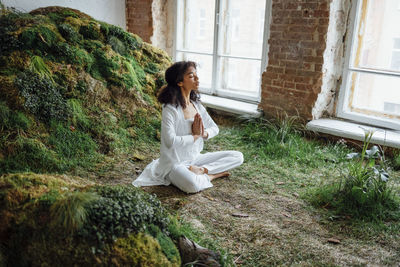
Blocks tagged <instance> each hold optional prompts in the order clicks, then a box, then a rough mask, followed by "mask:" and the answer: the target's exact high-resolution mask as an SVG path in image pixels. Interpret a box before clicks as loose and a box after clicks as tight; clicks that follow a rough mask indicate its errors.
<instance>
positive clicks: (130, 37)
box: [100, 23, 143, 52]
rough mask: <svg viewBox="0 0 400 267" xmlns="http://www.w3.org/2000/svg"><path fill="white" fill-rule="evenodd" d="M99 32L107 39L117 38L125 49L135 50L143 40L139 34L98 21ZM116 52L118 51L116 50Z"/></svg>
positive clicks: (140, 45)
mask: <svg viewBox="0 0 400 267" xmlns="http://www.w3.org/2000/svg"><path fill="white" fill-rule="evenodd" d="M100 25H101V28H100V29H101V32H102V33H103V35H104V36H105V37H106V39H107V40H108V41H109V40H110V39H112V37H116V38H118V39H119V40H120V41H121V42H122V43H123V44H124V46H125V47H126V48H127V49H130V50H137V49H140V48H141V47H142V44H143V41H142V39H140V37H139V36H137V35H134V34H132V33H128V32H126V31H124V30H123V29H122V28H121V27H118V26H115V25H110V24H106V23H100ZM117 52H118V51H117Z"/></svg>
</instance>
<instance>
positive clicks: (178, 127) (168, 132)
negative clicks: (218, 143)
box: [132, 102, 219, 186]
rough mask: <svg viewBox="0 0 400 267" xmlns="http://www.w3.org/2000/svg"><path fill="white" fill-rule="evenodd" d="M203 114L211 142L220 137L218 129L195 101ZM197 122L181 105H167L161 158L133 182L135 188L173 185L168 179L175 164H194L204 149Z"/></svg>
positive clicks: (154, 161) (162, 134)
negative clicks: (197, 135) (196, 131)
mask: <svg viewBox="0 0 400 267" xmlns="http://www.w3.org/2000/svg"><path fill="white" fill-rule="evenodd" d="M193 104H194V106H195V108H196V109H197V112H198V113H199V114H200V116H201V118H202V120H203V125H204V130H205V131H207V133H208V139H209V138H212V137H214V136H216V135H217V134H218V132H219V129H218V126H217V125H216V124H215V122H214V121H213V120H212V118H211V117H210V115H209V114H208V113H207V111H206V109H205V108H204V107H203V105H202V104H201V103H200V102H193ZM192 123H193V119H187V120H186V119H185V117H184V114H183V110H182V107H181V106H178V107H175V106H173V105H170V104H167V105H163V109H162V121H161V148H160V158H158V159H156V160H153V162H151V163H150V164H149V165H147V166H146V168H145V169H144V170H143V172H142V174H141V175H140V176H139V177H138V178H137V179H136V180H135V181H134V182H133V183H132V184H133V185H134V186H152V185H169V184H170V182H169V181H168V180H167V179H165V178H166V176H167V175H168V173H169V172H170V171H171V169H172V168H173V166H174V165H175V164H179V163H185V162H191V161H192V160H194V159H195V158H196V157H197V156H198V155H199V154H200V152H201V151H202V150H203V146H204V140H203V138H197V140H196V141H194V137H193V135H192Z"/></svg>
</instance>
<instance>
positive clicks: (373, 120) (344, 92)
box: [336, 0, 400, 130]
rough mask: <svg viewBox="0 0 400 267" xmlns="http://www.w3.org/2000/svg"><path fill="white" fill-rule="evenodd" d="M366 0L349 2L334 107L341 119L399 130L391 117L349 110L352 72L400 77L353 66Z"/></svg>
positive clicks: (399, 126)
mask: <svg viewBox="0 0 400 267" xmlns="http://www.w3.org/2000/svg"><path fill="white" fill-rule="evenodd" d="M367 2H368V0H355V1H352V3H351V9H350V14H349V18H350V19H349V21H350V23H349V26H348V34H347V38H346V40H345V45H346V53H345V60H344V66H343V75H342V77H343V79H342V84H341V86H340V90H339V97H338V105H337V109H336V116H337V117H339V118H343V119H348V120H352V121H356V122H360V123H365V124H369V125H373V126H377V127H384V128H389V129H394V130H400V123H398V122H396V121H394V120H393V119H389V118H384V117H377V116H370V115H367V114H363V113H357V112H354V111H351V110H349V108H348V104H349V100H348V99H349V97H350V94H351V92H350V91H351V84H352V81H351V80H352V72H353V73H354V72H357V73H367V74H368V73H369V74H379V75H384V76H392V77H393V76H394V77H398V78H400V74H397V73H394V72H390V71H384V70H375V69H363V68H359V67H355V66H353V62H354V57H355V54H356V51H357V48H358V38H357V33H358V32H359V30H360V25H361V21H360V16H361V15H362V14H361V13H362V10H361V8H362V5H363V3H367Z"/></svg>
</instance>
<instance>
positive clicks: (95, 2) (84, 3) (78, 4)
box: [1, 0, 126, 29]
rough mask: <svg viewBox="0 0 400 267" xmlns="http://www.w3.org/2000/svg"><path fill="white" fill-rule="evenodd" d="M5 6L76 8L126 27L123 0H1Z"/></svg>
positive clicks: (19, 7) (27, 9) (18, 8)
mask: <svg viewBox="0 0 400 267" xmlns="http://www.w3.org/2000/svg"><path fill="white" fill-rule="evenodd" d="M1 2H2V3H3V4H4V5H5V6H7V7H15V8H16V9H17V10H20V11H23V12H30V11H32V10H33V9H36V8H39V7H47V6H63V7H70V8H74V9H78V10H79V11H82V12H83V13H86V14H88V15H90V16H92V17H93V18H95V19H97V20H100V21H105V22H107V23H110V24H114V25H117V26H120V27H122V28H123V29H126V19H125V0H1Z"/></svg>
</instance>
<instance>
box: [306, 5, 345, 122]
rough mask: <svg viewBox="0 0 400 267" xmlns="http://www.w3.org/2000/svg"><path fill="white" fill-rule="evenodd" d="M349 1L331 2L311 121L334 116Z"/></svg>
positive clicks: (341, 70)
mask: <svg viewBox="0 0 400 267" xmlns="http://www.w3.org/2000/svg"><path fill="white" fill-rule="evenodd" d="M350 1H351V0H332V2H331V6H330V14H329V26H328V33H327V39H326V49H325V52H324V64H323V66H322V73H323V77H322V87H321V93H320V94H319V95H318V98H317V101H316V102H315V105H314V107H313V109H312V116H313V119H319V118H321V117H322V115H324V113H326V114H327V115H334V113H335V110H334V102H335V96H336V94H338V93H339V86H340V83H339V81H340V79H341V77H342V73H343V64H344V43H343V37H344V36H345V35H346V33H347V27H348V25H347V24H348V15H349V11H350V6H351V3H350Z"/></svg>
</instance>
